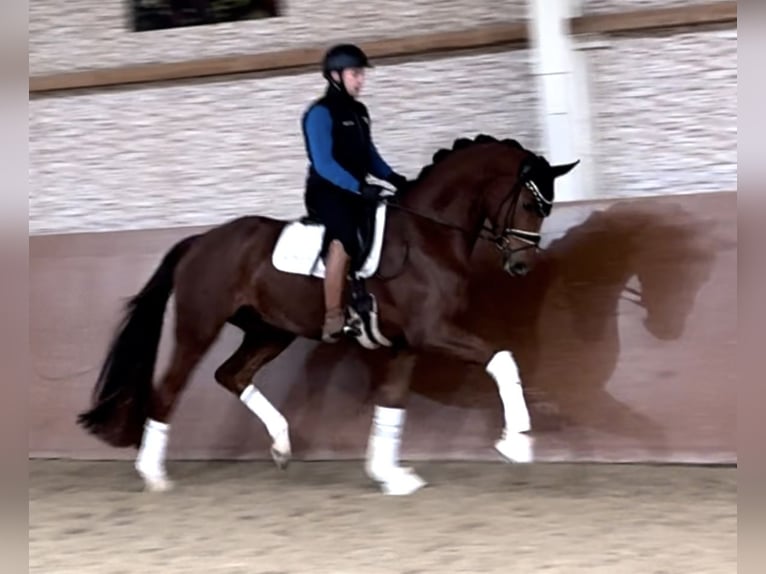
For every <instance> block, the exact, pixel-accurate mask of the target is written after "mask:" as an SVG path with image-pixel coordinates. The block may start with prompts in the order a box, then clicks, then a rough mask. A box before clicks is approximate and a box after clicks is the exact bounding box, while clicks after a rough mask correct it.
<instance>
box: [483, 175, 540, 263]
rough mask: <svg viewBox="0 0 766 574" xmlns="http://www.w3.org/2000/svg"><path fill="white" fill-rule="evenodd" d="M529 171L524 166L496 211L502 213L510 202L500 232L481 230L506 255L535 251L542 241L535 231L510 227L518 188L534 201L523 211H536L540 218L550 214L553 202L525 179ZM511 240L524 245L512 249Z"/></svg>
mask: <svg viewBox="0 0 766 574" xmlns="http://www.w3.org/2000/svg"><path fill="white" fill-rule="evenodd" d="M530 169H531V168H530V167H529V166H524V167H523V168H522V169H521V173H520V174H519V178H518V179H517V180H516V183H514V185H513V187H512V188H511V190H510V191H509V192H508V194H507V195H506V196H505V198H504V199H503V201H502V202H501V203H500V206H499V207H498V209H497V210H498V213H500V212H502V210H503V207H504V206H505V204H506V203H508V202H509V201H510V204H509V205H508V209H507V210H506V213H505V219H504V220H503V222H504V225H503V229H502V231H500V232H499V233H498V232H497V227H496V226H494V225H493V226H492V227H486V226H485V227H484V228H483V231H488V232H489V233H490V237H488V239H489V240H490V241H492V242H493V243H494V244H495V246H496V247H497V248H498V249H499V250H500V251H502V252H503V253H504V254H506V255H513V254H514V253H517V252H519V251H525V250H527V249H536V248H538V247H539V246H540V241H541V239H542V237H541V235H540V234H539V233H537V232H535V231H526V230H524V229H517V228H515V227H512V222H513V218H514V216H515V215H516V208H517V207H518V204H519V197H521V193H520V187H521V186H522V185H523V186H524V187H526V188H527V189H528V190H529V191H531V192H532V197H533V198H534V200H535V204H534V206H527V205H525V206H524V209H536V210H537V213H538V214H539V215H540V216H541V217H547V216H548V215H549V214H550V212H551V207H552V206H553V202H551V201H550V200H548V199H546V198H545V197H544V196H543V194H542V193H541V192H540V189H539V188H538V187H537V184H535V182H534V181H532V180H531V179H526V175H527V174H528V172H529V171H530ZM495 221H500V218H495ZM511 239H517V240H519V241H521V242H522V243H523V244H524V245H522V246H521V247H516V248H512V247H511Z"/></svg>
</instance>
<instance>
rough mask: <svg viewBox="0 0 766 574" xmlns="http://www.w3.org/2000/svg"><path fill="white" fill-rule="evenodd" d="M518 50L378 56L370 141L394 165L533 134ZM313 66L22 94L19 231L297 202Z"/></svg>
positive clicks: (317, 79) (181, 218)
mask: <svg viewBox="0 0 766 574" xmlns="http://www.w3.org/2000/svg"><path fill="white" fill-rule="evenodd" d="M530 73H531V72H530V62H529V53H528V52H527V51H525V50H522V51H510V52H503V53H495V54H484V55H473V56H462V57H453V58H449V59H440V60H434V61H429V62H412V63H406V64H398V65H395V66H381V67H377V68H376V69H375V70H374V71H373V72H372V74H371V75H370V76H368V85H367V88H366V90H367V93H368V94H369V96H367V97H365V98H364V101H365V103H366V104H367V105H368V107H369V108H370V112H371V115H372V119H373V133H374V136H375V140H376V144H377V146H378V148H379V149H380V151H381V153H382V154H383V155H384V157H385V158H386V159H387V160H388V161H389V163H391V164H392V165H393V166H395V167H396V168H397V169H399V170H401V171H402V172H403V173H404V174H405V175H407V176H410V177H412V176H415V175H416V174H417V172H418V171H419V169H420V168H421V167H422V165H424V164H426V163H429V162H430V161H431V156H432V155H433V153H434V151H436V150H437V149H438V148H439V147H444V146H450V145H451V144H452V142H453V140H454V139H455V138H457V137H461V136H465V135H471V136H472V135H475V134H476V133H479V132H487V133H492V134H496V135H497V136H499V137H505V136H510V137H515V138H516V139H519V140H520V141H521V142H522V143H524V144H525V145H527V146H528V147H531V148H533V149H534V148H537V146H538V145H539V139H540V135H539V127H538V125H537V124H536V120H535V118H536V114H535V109H536V104H537V100H536V95H535V86H534V83H533V78H532V77H531V75H530ZM323 82H324V81H323V80H322V78H321V76H319V75H318V74H304V75H295V76H287V77H276V78H269V79H252V80H241V79H240V80H232V81H226V82H203V83H181V84H179V85H174V86H170V87H168V86H154V87H142V88H139V89H127V90H126V89H110V90H106V91H94V92H89V93H70V94H63V95H57V96H53V97H43V98H39V99H34V100H32V101H31V102H30V112H29V129H30V135H29V147H30V183H31V190H32V191H31V196H30V199H29V210H30V216H29V217H30V219H29V227H30V232H31V233H42V232H69V231H86V230H88V231H105V230H116V229H136V228H153V227H164V226H174V225H197V224H199V225H207V224H214V223H218V222H221V221H223V220H225V219H227V218H230V217H236V216H239V215H242V214H247V213H256V212H257V213H262V214H267V215H273V216H279V217H293V216H298V215H301V214H302V213H303V205H302V194H303V181H304V177H305V173H306V156H305V152H304V148H303V140H302V136H301V131H300V119H301V114H302V113H303V111H304V108H305V106H306V105H307V104H308V103H309V102H310V100H311V99H312V98H313V97H315V96H317V95H319V94H320V93H321V90H322V89H323Z"/></svg>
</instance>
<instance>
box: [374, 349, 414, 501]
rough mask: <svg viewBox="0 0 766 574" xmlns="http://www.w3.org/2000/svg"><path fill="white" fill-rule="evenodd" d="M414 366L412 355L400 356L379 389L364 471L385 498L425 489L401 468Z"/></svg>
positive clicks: (396, 356)
mask: <svg viewBox="0 0 766 574" xmlns="http://www.w3.org/2000/svg"><path fill="white" fill-rule="evenodd" d="M414 365H415V356H414V355H413V354H411V353H403V352H397V353H396V354H395V355H394V357H393V359H392V360H391V362H390V363H389V368H388V372H387V373H386V378H385V380H384V381H383V383H382V384H381V386H380V388H379V389H378V398H377V400H376V404H375V412H374V413H373V419H372V428H371V429H370V437H369V440H368V442H367V456H366V463H365V470H366V472H367V475H368V476H369V477H370V478H371V479H372V480H374V481H375V482H377V483H378V484H379V485H380V488H381V490H382V491H383V492H384V493H385V494H391V495H407V494H412V493H413V492H415V491H417V490H419V489H420V488H422V487H423V486H425V485H426V482H425V481H424V480H423V479H422V478H420V477H419V476H418V475H417V474H415V473H414V472H413V471H412V469H410V468H404V467H402V466H400V464H399V449H400V445H401V442H402V431H403V429H404V422H405V418H406V411H405V402H406V399H407V396H408V394H409V387H410V376H411V374H412V369H413V367H414Z"/></svg>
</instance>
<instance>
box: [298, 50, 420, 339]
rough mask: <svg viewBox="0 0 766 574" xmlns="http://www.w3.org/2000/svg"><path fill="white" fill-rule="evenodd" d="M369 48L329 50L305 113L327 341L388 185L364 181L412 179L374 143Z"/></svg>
mask: <svg viewBox="0 0 766 574" xmlns="http://www.w3.org/2000/svg"><path fill="white" fill-rule="evenodd" d="M371 67H372V65H371V64H370V63H369V61H368V59H367V56H366V55H365V53H364V52H363V51H362V50H361V49H360V48H359V47H358V46H355V45H353V44H340V45H337V46H334V47H332V48H330V49H329V50H328V51H327V53H326V54H325V57H324V61H323V65H322V72H323V75H324V77H325V79H326V80H327V83H328V86H327V90H326V92H325V94H324V95H323V96H322V97H321V98H319V99H318V100H316V101H314V102H313V103H312V104H311V105H310V106H309V107H308V109H307V110H306V112H305V113H304V115H303V126H302V127H303V137H304V142H305V146H306V152H307V154H308V158H309V163H310V165H309V169H308V176H307V179H306V194H305V203H306V207H307V209H308V211H309V213H310V214H311V215H313V216H314V217H316V219H318V220H319V221H321V222H322V223H323V224H324V226H325V229H326V231H325V234H326V236H325V244H327V243H329V249H328V252H327V255H326V258H325V280H324V299H325V301H324V302H325V321H324V327H323V330H322V340H323V341H325V342H336V341H338V340H339V338H340V335H341V334H342V332H343V327H344V325H345V322H346V319H345V310H344V305H343V292H344V288H345V277H346V275H347V274H348V272H349V265H352V266H353V267H354V268H358V267H359V266H360V265H361V262H360V261H359V257H360V249H361V245H360V241H359V239H358V233H359V226H360V223H361V221H362V218H363V217H364V216H365V213H366V212H367V208H368V207H369V206H370V205H371V202H376V201H377V200H378V198H379V197H380V193H381V191H383V189H384V188H382V187H380V186H378V185H374V184H369V183H367V182H366V181H365V178H366V177H367V175H368V174H369V175H373V176H375V177H377V178H379V179H381V180H383V181H387V182H388V183H390V184H391V185H393V186H394V187H395V188H396V190H397V192H400V191H403V189H404V187H405V186H406V184H407V179H406V178H405V177H403V176H402V175H400V174H398V173H396V172H395V171H394V170H393V169H392V168H391V167H390V166H389V165H388V164H387V163H386V162H385V161H384V160H383V158H382V157H381V156H380V154H379V153H378V151H377V149H376V148H375V145H374V144H373V142H372V136H371V132H370V116H369V114H368V112H367V108H366V107H365V106H364V104H362V103H361V102H360V101H359V100H358V99H357V98H358V97H359V95H360V93H361V90H362V86H363V84H364V79H365V68H371Z"/></svg>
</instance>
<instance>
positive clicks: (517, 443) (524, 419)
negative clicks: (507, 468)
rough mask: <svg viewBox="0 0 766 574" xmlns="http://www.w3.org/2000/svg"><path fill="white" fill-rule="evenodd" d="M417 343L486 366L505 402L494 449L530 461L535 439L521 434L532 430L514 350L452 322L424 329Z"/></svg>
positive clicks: (515, 459)
mask: <svg viewBox="0 0 766 574" xmlns="http://www.w3.org/2000/svg"><path fill="white" fill-rule="evenodd" d="M418 346H420V347H422V348H423V349H424V350H427V351H432V352H436V353H442V354H447V355H450V356H453V357H458V358H460V359H462V360H464V361H466V362H468V363H472V364H479V365H482V366H483V367H484V370H485V371H486V372H487V374H488V375H490V376H491V377H492V379H493V380H494V381H495V384H496V385H497V389H498V392H499V394H500V400H501V401H502V405H503V422H504V424H503V434H502V437H501V438H500V439H499V440H498V441H497V442H496V443H495V448H496V449H497V450H498V452H500V454H502V455H503V456H504V457H506V458H507V459H509V460H511V461H513V462H529V461H531V460H532V458H533V451H532V438H531V437H530V436H528V435H525V434H522V433H525V432H527V431H529V430H530V429H531V423H530V418H529V411H528V409H527V404H526V400H525V399H524V391H523V389H522V386H521V376H520V374H519V369H518V366H517V365H516V361H515V360H514V358H513V355H512V354H511V352H510V351H508V350H497V349H493V348H492V347H491V346H490V345H489V343H487V342H486V341H484V340H483V339H481V338H480V337H477V336H476V335H473V334H471V333H469V332H467V331H465V330H463V329H461V328H459V327H457V326H454V325H450V324H446V325H442V324H440V325H439V326H438V327H434V328H433V329H431V330H429V331H427V332H421V333H420V337H419V340H418Z"/></svg>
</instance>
